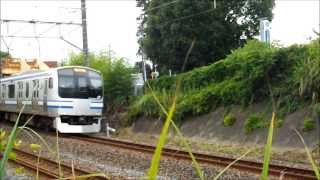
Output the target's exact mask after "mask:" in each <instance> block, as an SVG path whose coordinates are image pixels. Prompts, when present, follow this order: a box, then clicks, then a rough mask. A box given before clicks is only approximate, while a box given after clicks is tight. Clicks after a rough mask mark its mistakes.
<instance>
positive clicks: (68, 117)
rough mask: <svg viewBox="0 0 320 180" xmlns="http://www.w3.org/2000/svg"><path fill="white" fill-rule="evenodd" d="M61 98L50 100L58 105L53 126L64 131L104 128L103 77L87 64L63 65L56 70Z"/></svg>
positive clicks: (76, 131) (88, 130)
mask: <svg viewBox="0 0 320 180" xmlns="http://www.w3.org/2000/svg"><path fill="white" fill-rule="evenodd" d="M56 73H57V77H58V78H55V79H57V80H56V81H55V84H57V86H56V87H58V92H57V93H58V99H57V100H52V101H51V102H50V101H48V108H50V107H51V108H56V110H57V111H58V115H59V116H57V117H56V118H55V121H54V124H53V125H54V127H55V128H57V130H58V131H59V132H61V133H96V132H99V131H100V128H101V118H102V109H103V90H102V77H101V74H100V73H99V72H98V71H95V70H93V69H90V68H84V67H64V68H61V69H58V70H57V71H56Z"/></svg>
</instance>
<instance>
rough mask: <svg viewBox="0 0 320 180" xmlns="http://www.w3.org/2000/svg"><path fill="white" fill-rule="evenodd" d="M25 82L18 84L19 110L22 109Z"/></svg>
mask: <svg viewBox="0 0 320 180" xmlns="http://www.w3.org/2000/svg"><path fill="white" fill-rule="evenodd" d="M22 96H23V82H21V81H20V82H18V93H17V108H18V109H21V108H22V100H23V97H22Z"/></svg>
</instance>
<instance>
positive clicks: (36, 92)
mask: <svg viewBox="0 0 320 180" xmlns="http://www.w3.org/2000/svg"><path fill="white" fill-rule="evenodd" d="M38 101H39V80H33V81H32V110H38V109H39V102H38Z"/></svg>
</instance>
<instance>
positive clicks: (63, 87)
mask: <svg viewBox="0 0 320 180" xmlns="http://www.w3.org/2000/svg"><path fill="white" fill-rule="evenodd" d="M58 76H59V96H60V97H62V98H81V99H88V98H101V97H102V79H101V75H100V74H99V73H97V72H95V71H91V70H87V69H82V68H70V69H61V70H59V71H58Z"/></svg>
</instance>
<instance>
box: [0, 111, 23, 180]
mask: <svg viewBox="0 0 320 180" xmlns="http://www.w3.org/2000/svg"><path fill="white" fill-rule="evenodd" d="M24 107H25V105H23V106H22V108H21V110H20V113H19V115H18V118H17V119H16V122H15V124H14V126H13V129H12V131H11V133H10V136H9V139H8V143H7V146H6V149H5V151H4V153H3V157H2V159H1V164H0V179H4V176H5V166H6V164H7V162H8V159H9V154H10V153H11V152H12V149H13V146H14V141H15V139H16V136H17V128H18V124H19V120H20V116H21V114H22V112H23V110H24Z"/></svg>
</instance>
